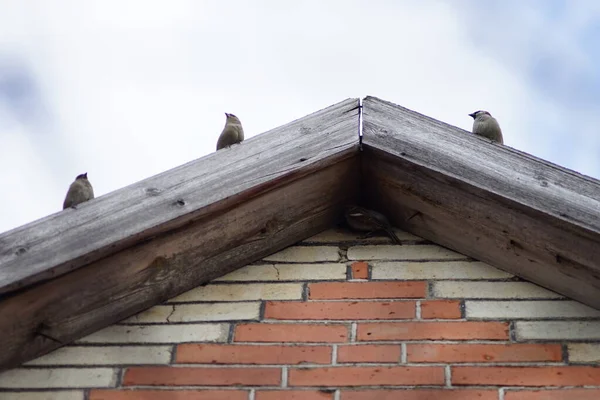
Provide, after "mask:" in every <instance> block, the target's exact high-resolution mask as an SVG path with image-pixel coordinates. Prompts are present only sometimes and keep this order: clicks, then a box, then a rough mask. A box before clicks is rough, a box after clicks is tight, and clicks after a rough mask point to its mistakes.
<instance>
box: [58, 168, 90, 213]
mask: <svg viewBox="0 0 600 400" xmlns="http://www.w3.org/2000/svg"><path fill="white" fill-rule="evenodd" d="M93 198H94V189H93V188H92V184H91V183H90V181H88V178H87V172H86V173H85V174H81V175H77V178H75V181H74V182H73V183H71V186H69V191H68V192H67V196H66V197H65V201H64V203H63V210H64V209H66V208H69V207H73V208H77V207H76V206H77V205H78V204H80V203H83V202H84V201H88V200H91V199H93Z"/></svg>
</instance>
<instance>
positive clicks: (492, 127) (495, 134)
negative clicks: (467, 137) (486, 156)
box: [469, 110, 504, 144]
mask: <svg viewBox="0 0 600 400" xmlns="http://www.w3.org/2000/svg"><path fill="white" fill-rule="evenodd" d="M469 116H470V117H473V119H474V120H475V121H473V133H474V134H476V135H479V136H483V137H486V138H488V139H491V140H493V141H495V142H498V143H501V144H504V140H503V138H502V130H501V129H500V125H498V121H496V118H494V117H492V115H491V114H490V113H489V112H487V111H484V110H479V111H475V112H474V113H472V114H469Z"/></svg>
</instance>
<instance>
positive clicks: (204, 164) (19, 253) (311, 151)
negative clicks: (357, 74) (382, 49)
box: [0, 99, 358, 294]
mask: <svg viewBox="0 0 600 400" xmlns="http://www.w3.org/2000/svg"><path fill="white" fill-rule="evenodd" d="M357 107H358V100H357V99H347V100H345V101H343V102H340V103H338V104H335V105H333V106H330V107H328V108H325V109H323V110H321V111H318V112H316V113H313V114H311V115H309V116H307V117H304V118H302V119H299V120H296V121H293V122H291V123H289V124H287V125H284V126H282V127H279V128H276V129H273V130H271V131H269V132H266V133H264V134H262V135H258V136H255V137H252V138H250V139H248V140H246V141H244V142H243V143H241V144H240V145H236V146H233V147H232V148H229V149H224V150H221V151H218V152H215V153H212V154H209V155H207V156H205V157H202V158H200V159H198V160H194V161H191V162H189V163H187V164H185V165H182V166H180V167H177V168H174V169H172V170H170V171H166V172H164V173H161V174H159V175H156V176H153V177H151V178H148V179H145V180H143V181H140V182H137V183H135V184H132V185H130V186H127V187H125V188H123V189H120V190H117V191H114V192H112V193H109V194H106V195H104V196H101V197H99V198H97V199H94V200H92V201H89V202H86V203H83V204H81V205H80V206H79V207H78V209H76V210H75V209H68V210H65V211H61V212H58V213H55V214H52V215H50V216H48V217H46V218H43V219H40V220H38V221H35V222H32V223H30V224H27V225H24V226H22V227H19V228H16V229H13V230H11V231H8V232H6V233H4V234H2V235H0V294H2V293H8V292H11V291H14V290H16V289H20V288H23V287H27V286H29V285H32V284H34V283H39V282H43V281H45V280H48V279H52V278H56V277H58V276H61V275H63V274H65V273H67V272H69V271H73V270H76V269H78V268H80V267H82V266H83V265H86V264H89V263H92V262H94V261H97V260H100V259H102V258H104V257H107V256H109V255H111V254H114V253H116V252H118V251H120V250H123V249H126V248H128V247H131V246H133V245H135V244H136V243H140V242H142V241H144V240H148V239H149V238H151V237H154V236H157V235H160V234H163V233H165V232H169V231H172V230H174V229H178V228H181V227H184V226H186V225H188V224H190V223H193V222H195V221H198V220H203V219H206V218H212V216H214V215H216V214H219V213H222V212H225V211H227V210H229V209H231V208H233V207H235V206H236V205H238V204H240V203H242V202H245V201H247V200H248V199H250V198H252V197H253V196H258V195H260V194H261V193H263V192H265V191H267V190H273V189H275V188H276V187H277V185H278V184H284V183H286V182H288V181H290V180H293V179H298V178H300V177H302V176H305V175H306V174H309V173H313V172H314V171H316V170H319V169H320V168H323V167H324V166H326V165H328V163H330V162H332V160H334V159H336V157H338V158H339V155H340V154H345V152H354V151H355V149H356V145H357V139H358V137H357V132H358V108H357ZM332 157H333V158H332ZM285 201H287V202H289V204H290V206H291V205H295V204H297V203H296V200H295V199H285Z"/></svg>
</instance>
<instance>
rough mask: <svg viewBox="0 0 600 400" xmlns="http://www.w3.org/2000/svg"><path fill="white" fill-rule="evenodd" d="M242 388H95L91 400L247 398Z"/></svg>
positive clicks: (226, 399) (224, 399)
mask: <svg viewBox="0 0 600 400" xmlns="http://www.w3.org/2000/svg"><path fill="white" fill-rule="evenodd" d="M247 399H248V392H246V391H242V390H109V389H93V390H92V391H91V392H90V400H247Z"/></svg>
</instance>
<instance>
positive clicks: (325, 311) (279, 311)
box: [265, 301, 415, 320]
mask: <svg viewBox="0 0 600 400" xmlns="http://www.w3.org/2000/svg"><path fill="white" fill-rule="evenodd" d="M414 317H415V302H414V301H391V302H390V301H312V302H300V301H268V302H267V304H266V307H265V318H270V319H319V320H330V319H333V320H335V319H343V320H357V319H407V318H414Z"/></svg>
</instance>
